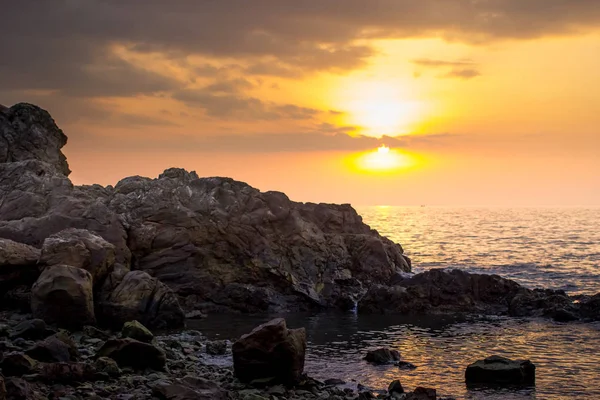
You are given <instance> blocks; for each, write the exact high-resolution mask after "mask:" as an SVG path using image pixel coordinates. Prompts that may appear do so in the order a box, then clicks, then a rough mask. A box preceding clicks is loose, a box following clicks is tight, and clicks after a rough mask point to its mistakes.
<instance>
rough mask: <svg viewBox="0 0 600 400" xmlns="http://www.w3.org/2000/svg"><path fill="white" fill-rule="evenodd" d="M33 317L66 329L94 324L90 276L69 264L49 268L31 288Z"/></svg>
mask: <svg viewBox="0 0 600 400" xmlns="http://www.w3.org/2000/svg"><path fill="white" fill-rule="evenodd" d="M31 310H32V312H33V315H34V316H35V317H36V318H40V319H43V320H44V321H46V322H47V323H54V324H57V325H58V326H60V327H64V328H67V329H80V328H83V327H84V326H85V325H90V324H92V325H93V324H95V322H96V318H95V314H94V299H93V291H92V275H91V274H90V273H89V272H87V271H86V270H84V269H81V268H77V267H71V266H68V265H57V266H52V267H48V268H46V269H45V270H44V272H42V274H41V275H40V277H39V278H38V280H37V282H36V283H35V284H34V285H33V287H32V289H31Z"/></svg>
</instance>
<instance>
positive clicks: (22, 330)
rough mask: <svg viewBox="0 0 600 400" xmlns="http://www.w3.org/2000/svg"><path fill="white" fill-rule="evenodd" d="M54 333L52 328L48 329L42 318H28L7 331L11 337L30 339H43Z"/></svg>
mask: <svg viewBox="0 0 600 400" xmlns="http://www.w3.org/2000/svg"><path fill="white" fill-rule="evenodd" d="M54 333H56V332H55V331H53V330H52V329H49V328H48V326H47V325H46V323H45V322H44V320H41V319H30V320H26V321H22V322H20V323H19V324H17V326H15V327H14V328H13V329H11V330H10V332H9V335H8V336H9V337H10V338H11V339H15V338H23V339H31V340H40V339H45V338H47V337H48V336H51V335H53V334H54Z"/></svg>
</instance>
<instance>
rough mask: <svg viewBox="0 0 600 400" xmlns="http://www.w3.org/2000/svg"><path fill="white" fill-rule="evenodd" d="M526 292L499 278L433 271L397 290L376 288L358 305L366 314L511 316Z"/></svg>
mask: <svg viewBox="0 0 600 400" xmlns="http://www.w3.org/2000/svg"><path fill="white" fill-rule="evenodd" d="M522 291H527V289H525V288H523V287H521V286H520V285H519V284H518V283H516V282H514V281H511V280H508V279H504V278H501V277H499V276H497V275H487V274H471V273H468V272H465V271H461V270H456V269H455V270H450V271H448V270H444V269H431V270H428V271H426V272H422V273H420V274H416V275H414V276H413V277H411V278H407V279H404V280H402V281H400V282H399V283H398V284H397V285H396V286H385V285H373V286H371V287H370V288H369V290H368V292H367V293H366V295H365V296H364V297H363V298H362V299H361V301H360V302H359V304H358V311H359V312H363V313H400V314H425V313H486V314H502V313H507V312H508V308H509V307H508V305H509V304H510V302H511V300H512V299H513V298H514V297H515V296H516V295H517V294H518V293H521V292H522Z"/></svg>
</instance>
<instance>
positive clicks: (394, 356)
mask: <svg viewBox="0 0 600 400" xmlns="http://www.w3.org/2000/svg"><path fill="white" fill-rule="evenodd" d="M365 360H366V361H368V362H370V363H373V364H389V363H393V362H396V361H400V352H398V351H397V350H390V349H386V348H379V349H376V350H369V351H368V352H367V355H366V356H365Z"/></svg>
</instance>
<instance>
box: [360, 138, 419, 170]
mask: <svg viewBox="0 0 600 400" xmlns="http://www.w3.org/2000/svg"><path fill="white" fill-rule="evenodd" d="M414 163H415V161H414V159H413V158H412V157H411V156H409V155H408V154H406V153H403V152H401V151H400V150H396V149H390V148H389V147H388V146H386V145H382V146H380V147H378V148H377V149H376V150H374V151H369V152H366V153H359V154H356V155H354V156H353V157H352V169H354V170H355V171H358V172H367V173H390V172H398V171H399V170H401V169H405V168H408V167H411V166H412V165H414Z"/></svg>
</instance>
